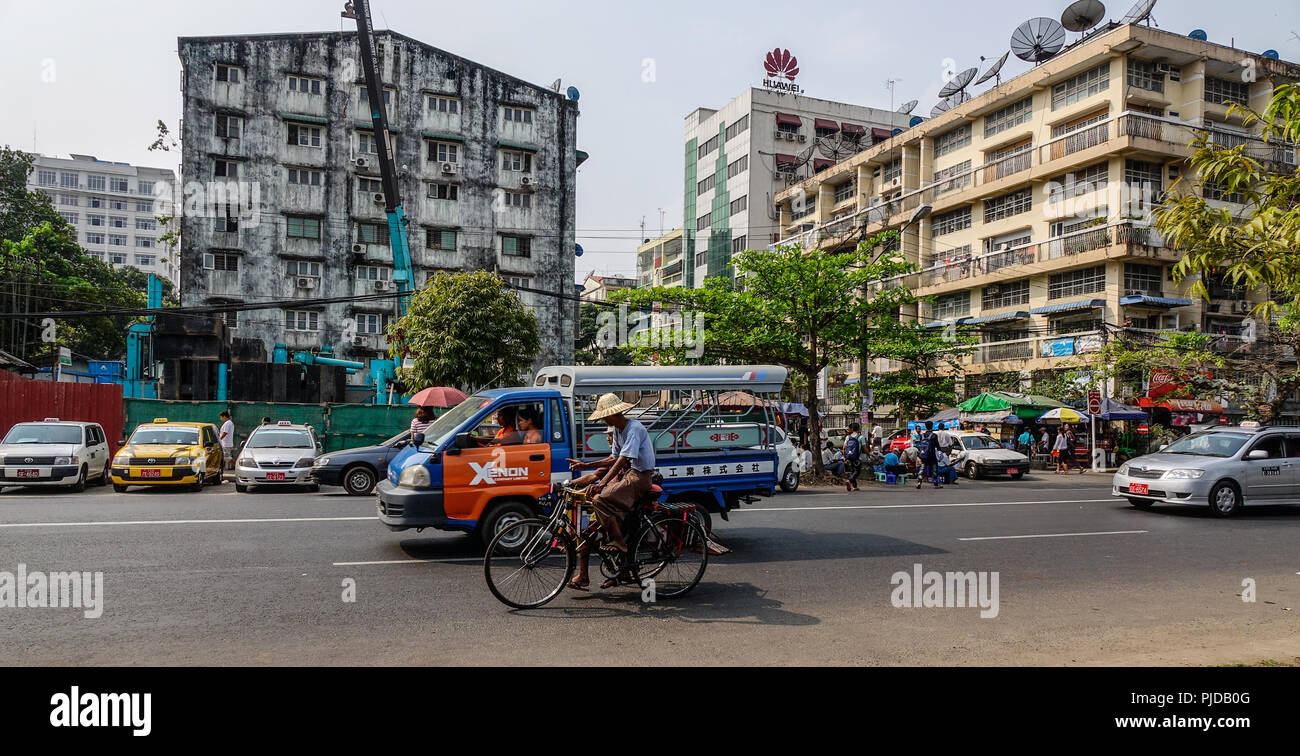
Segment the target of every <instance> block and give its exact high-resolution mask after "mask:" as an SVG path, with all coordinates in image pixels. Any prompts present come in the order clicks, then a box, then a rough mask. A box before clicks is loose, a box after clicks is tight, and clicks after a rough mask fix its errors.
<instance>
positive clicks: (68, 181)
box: [59, 173, 81, 189]
mask: <svg viewBox="0 0 1300 756" xmlns="http://www.w3.org/2000/svg"><path fill="white" fill-rule="evenodd" d="M59 186H61V187H63V188H64V189H79V188H81V174H79V173H60V174H59Z"/></svg>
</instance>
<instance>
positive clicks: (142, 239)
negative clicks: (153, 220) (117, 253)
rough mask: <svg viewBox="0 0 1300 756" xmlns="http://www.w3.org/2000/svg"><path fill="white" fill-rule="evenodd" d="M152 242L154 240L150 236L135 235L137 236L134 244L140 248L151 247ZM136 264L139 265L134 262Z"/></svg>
mask: <svg viewBox="0 0 1300 756" xmlns="http://www.w3.org/2000/svg"><path fill="white" fill-rule="evenodd" d="M153 242H154V239H153V237H152V236H137V237H135V246H137V247H140V248H141V249H152V248H153V246H154V243H153ZM151 259H152V258H151ZM136 264H137V265H139V263H136ZM149 264H150V265H153V263H149Z"/></svg>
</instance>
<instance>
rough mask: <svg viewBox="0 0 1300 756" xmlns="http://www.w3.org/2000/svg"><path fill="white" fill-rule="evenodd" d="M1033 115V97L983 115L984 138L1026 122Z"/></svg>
mask: <svg viewBox="0 0 1300 756" xmlns="http://www.w3.org/2000/svg"><path fill="white" fill-rule="evenodd" d="M1033 116H1034V98H1032V97H1026V98H1025V99H1023V100H1020V101H1019V102H1013V103H1011V104H1010V105H1008V106H1006V107H1005V108H1001V109H998V110H995V111H993V112H992V113H989V114H988V115H986V116H984V138H985V139H988V138H989V137H991V136H993V135H994V134H1001V133H1002V132H1004V131H1006V130H1007V129H1012V128H1015V127H1016V126H1019V125H1020V124H1022V123H1027V122H1028V121H1029V119H1030V118H1033Z"/></svg>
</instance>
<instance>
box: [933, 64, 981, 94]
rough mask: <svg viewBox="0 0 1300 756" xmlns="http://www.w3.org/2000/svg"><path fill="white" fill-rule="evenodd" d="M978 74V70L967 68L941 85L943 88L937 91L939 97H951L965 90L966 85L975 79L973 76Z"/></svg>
mask: <svg viewBox="0 0 1300 756" xmlns="http://www.w3.org/2000/svg"><path fill="white" fill-rule="evenodd" d="M979 72H980V70H979V69H978V68H968V69H966V70H965V71H962V72H961V73H959V74H957V75H956V76H954V77H953V78H952V80H951V81H949V82H948V83H947V84H944V85H943V88H942V89H940V90H939V96H940V97H945V98H946V97H952V96H953V95H955V94H957V93H958V92H960V91H962V90H963V89H965V88H966V87H967V85H969V84H970V83H971V81H973V80H974V79H975V74H977V73H979Z"/></svg>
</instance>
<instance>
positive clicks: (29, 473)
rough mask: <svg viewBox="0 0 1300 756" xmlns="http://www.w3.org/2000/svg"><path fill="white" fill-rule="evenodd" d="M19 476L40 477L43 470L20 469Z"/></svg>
mask: <svg viewBox="0 0 1300 756" xmlns="http://www.w3.org/2000/svg"><path fill="white" fill-rule="evenodd" d="M18 477H20V478H39V477H41V471H40V470H19V471H18Z"/></svg>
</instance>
